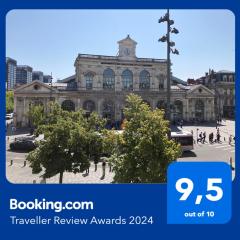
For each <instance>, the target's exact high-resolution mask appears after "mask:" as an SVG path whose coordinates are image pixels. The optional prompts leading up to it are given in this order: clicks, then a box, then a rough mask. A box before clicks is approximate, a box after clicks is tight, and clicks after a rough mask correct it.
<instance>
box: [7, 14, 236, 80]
mask: <svg viewBox="0 0 240 240" xmlns="http://www.w3.org/2000/svg"><path fill="white" fill-rule="evenodd" d="M165 12H166V11H165V10H13V11H11V12H9V13H8V15H7V18H6V56H8V57H12V58H14V59H16V60H17V61H18V64H19V65H20V64H21V65H22V64H26V65H30V66H32V67H33V68H34V70H41V71H43V72H44V73H45V74H50V73H51V72H52V74H53V78H54V79H55V80H56V79H62V78H65V77H68V76H70V75H72V74H74V72H75V71H74V66H73V65H74V61H75V58H76V57H77V55H78V53H89V54H101V55H113V56H116V54H117V51H118V46H117V41H118V40H121V39H123V38H125V37H126V36H127V34H130V36H131V37H132V38H133V39H134V40H135V41H137V42H138V44H137V56H138V57H149V58H166V45H165V44H164V43H159V42H158V41H157V40H158V38H159V37H160V36H162V35H163V34H165V32H166V24H159V23H158V19H159V17H160V16H162V15H164V14H165ZM170 14H171V18H172V19H174V21H175V24H174V26H175V27H176V28H177V29H178V30H179V32H180V33H179V34H178V35H172V40H173V41H175V42H176V48H177V49H178V50H179V52H180V55H178V56H177V55H172V62H173V66H172V72H173V75H175V76H177V77H179V78H181V79H183V80H186V79H187V78H198V77H200V76H202V75H204V73H205V72H206V71H208V69H209V68H213V69H215V70H233V71H235V17H234V15H233V14H232V13H231V12H230V11H228V10H170Z"/></svg>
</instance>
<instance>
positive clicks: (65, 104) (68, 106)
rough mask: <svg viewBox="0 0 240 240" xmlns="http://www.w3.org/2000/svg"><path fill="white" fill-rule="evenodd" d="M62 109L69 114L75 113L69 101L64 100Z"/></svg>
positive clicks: (72, 103)
mask: <svg viewBox="0 0 240 240" xmlns="http://www.w3.org/2000/svg"><path fill="white" fill-rule="evenodd" d="M62 109H63V110H65V111H69V112H71V111H75V104H74V102H73V101H71V100H64V101H63V102H62Z"/></svg>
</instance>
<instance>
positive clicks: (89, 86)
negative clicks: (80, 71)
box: [84, 72, 94, 89]
mask: <svg viewBox="0 0 240 240" xmlns="http://www.w3.org/2000/svg"><path fill="white" fill-rule="evenodd" d="M84 77H85V82H86V89H92V87H93V77H94V75H93V74H92V73H90V72H89V73H87V74H85V76H84Z"/></svg>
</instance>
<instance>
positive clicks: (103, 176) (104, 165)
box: [102, 160, 106, 179]
mask: <svg viewBox="0 0 240 240" xmlns="http://www.w3.org/2000/svg"><path fill="white" fill-rule="evenodd" d="M105 171H106V162H105V160H103V161H102V179H103V178H105Z"/></svg>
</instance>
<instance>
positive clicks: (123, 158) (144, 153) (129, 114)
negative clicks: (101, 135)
mask: <svg viewBox="0 0 240 240" xmlns="http://www.w3.org/2000/svg"><path fill="white" fill-rule="evenodd" d="M124 115H125V117H126V123H125V130H124V131H123V134H121V135H120V136H118V137H117V141H118V144H117V146H118V152H115V154H114V155H113V156H112V157H111V159H112V161H113V162H114V169H115V176H114V182H117V183H161V182H166V172H167V167H168V165H169V164H170V163H171V162H173V161H174V160H175V159H176V158H177V157H179V156H180V154H181V150H180V146H179V144H177V143H175V142H174V141H173V140H169V139H168V137H167V133H168V131H169V128H168V125H169V124H168V121H166V120H165V119H164V111H162V110H159V109H155V110H151V108H150V107H149V106H148V105H147V104H146V103H144V102H143V101H142V99H141V97H139V96H137V95H134V94H131V95H129V96H128V97H127V107H126V108H125V109H124Z"/></svg>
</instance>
